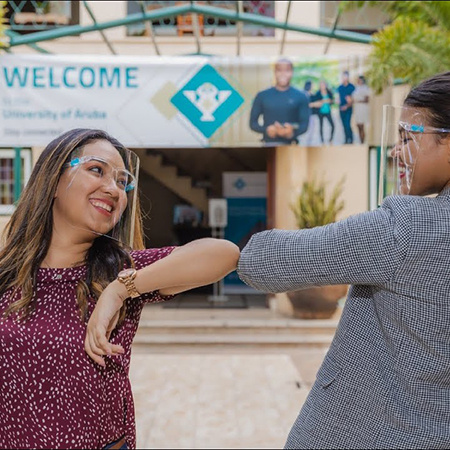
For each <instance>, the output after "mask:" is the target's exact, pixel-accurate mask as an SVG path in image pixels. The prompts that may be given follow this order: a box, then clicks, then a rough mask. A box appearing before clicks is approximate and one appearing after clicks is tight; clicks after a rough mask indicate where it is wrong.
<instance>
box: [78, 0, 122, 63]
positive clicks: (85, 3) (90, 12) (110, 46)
mask: <svg viewBox="0 0 450 450" xmlns="http://www.w3.org/2000/svg"><path fill="white" fill-rule="evenodd" d="M83 5H84V7H85V8H86V11H87V12H88V14H89V15H90V16H91V19H92V21H93V22H94V23H95V24H97V19H96V18H95V15H94V13H93V12H92V9H91V7H90V6H89V5H88V2H87V1H86V0H83ZM99 33H100V34H101V36H102V38H103V40H104V41H105V44H106V45H107V47H108V48H109V51H110V52H111V53H112V54H113V55H117V53H116V51H115V50H114V47H113V46H112V44H111V42H109V39H108V38H107V36H106V34H105V33H104V32H103V30H99Z"/></svg>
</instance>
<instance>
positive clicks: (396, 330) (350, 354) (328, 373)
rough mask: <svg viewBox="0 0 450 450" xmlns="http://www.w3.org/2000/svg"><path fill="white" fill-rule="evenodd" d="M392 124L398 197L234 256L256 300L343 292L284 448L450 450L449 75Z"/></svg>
mask: <svg viewBox="0 0 450 450" xmlns="http://www.w3.org/2000/svg"><path fill="white" fill-rule="evenodd" d="M394 116H395V114H393V115H392V117H391V114H390V113H387V114H386V117H387V122H386V129H387V130H388V129H389V127H390V124H389V120H391V122H392V124H393V125H394V126H395V127H396V130H397V131H396V132H397V133H398V138H397V139H396V143H395V144H394V145H393V146H392V147H390V148H387V147H386V151H387V153H386V157H389V158H391V164H390V167H391V168H393V172H392V173H393V174H394V175H395V176H396V177H397V178H396V179H393V180H392V179H391V181H393V182H394V186H396V190H397V191H398V192H397V193H398V194H399V195H389V196H387V198H386V199H385V200H384V201H383V203H382V204H381V206H380V207H379V208H378V209H377V210H375V211H370V212H366V213H362V214H359V215H356V216H353V217H350V218H348V219H346V220H343V221H340V222H337V223H334V224H331V225H327V226H324V227H318V228H314V229H311V230H299V231H283V230H270V231H265V232H262V233H258V234H256V235H254V236H253V237H252V239H251V240H250V242H249V243H248V245H247V246H246V247H245V248H244V250H243V251H242V253H241V257H240V261H239V265H238V273H239V275H240V277H241V278H242V280H244V281H245V282H246V283H247V284H249V285H251V286H253V287H255V288H256V289H260V290H263V291H266V292H284V291H290V290H296V289H300V288H304V287H308V286H318V285H327V284H341V283H348V284H352V287H351V288H350V291H349V294H348V298H347V301H346V303H345V307H344V310H343V313H342V317H341V320H340V323H339V326H338V329H337V331H336V335H335V337H334V340H333V342H332V344H331V347H330V349H329V351H328V353H327V355H326V357H325V360H324V362H323V364H322V366H321V368H320V369H319V372H318V373H317V379H316V382H315V383H314V385H313V387H312V390H311V392H310V394H309V396H308V398H307V400H306V402H305V404H304V405H303V408H302V409H301V411H300V414H299V416H298V418H297V420H296V421H295V423H294V425H293V427H292V430H291V432H290V434H289V436H288V439H287V443H286V448H292V449H293V448H307V449H311V448H339V449H342V448H346V449H349V448H363V449H374V448H396V449H397V448H418V449H423V448H433V449H438V448H440V449H448V448H450V72H447V73H444V74H440V75H436V76H434V77H433V78H431V79H429V80H427V81H424V82H423V83H421V84H420V85H419V86H417V87H416V88H414V89H413V90H412V91H411V92H410V93H409V94H408V96H407V98H406V100H405V103H404V107H403V108H401V110H400V114H399V115H398V116H397V117H395V121H393V119H392V118H393V117H394ZM390 117H391V119H390ZM391 131H392V130H391ZM405 194H407V195H405ZM428 194H438V195H437V196H435V197H425V195H428Z"/></svg>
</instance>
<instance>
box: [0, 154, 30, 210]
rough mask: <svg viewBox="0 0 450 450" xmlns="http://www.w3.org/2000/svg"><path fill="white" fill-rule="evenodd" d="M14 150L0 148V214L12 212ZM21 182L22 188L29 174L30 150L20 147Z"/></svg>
mask: <svg viewBox="0 0 450 450" xmlns="http://www.w3.org/2000/svg"><path fill="white" fill-rule="evenodd" d="M15 154H16V152H15V151H14V150H10V149H0V214H1V215H10V214H12V213H13V212H14V209H15V206H14V159H15ZM20 156H21V160H22V167H21V183H20V189H21V191H22V189H23V188H24V186H25V184H26V183H27V181H28V179H29V178H30V175H31V151H30V150H27V149H22V151H21V152H20Z"/></svg>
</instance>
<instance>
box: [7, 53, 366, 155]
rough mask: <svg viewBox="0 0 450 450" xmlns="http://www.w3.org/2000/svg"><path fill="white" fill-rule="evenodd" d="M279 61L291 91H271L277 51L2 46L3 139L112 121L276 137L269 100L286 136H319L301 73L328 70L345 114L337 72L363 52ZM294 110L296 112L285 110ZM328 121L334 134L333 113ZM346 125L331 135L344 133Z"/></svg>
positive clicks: (194, 133) (31, 140)
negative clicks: (236, 53)
mask: <svg viewBox="0 0 450 450" xmlns="http://www.w3.org/2000/svg"><path fill="white" fill-rule="evenodd" d="M283 61H284V62H283V64H284V65H285V66H286V65H287V66H290V67H291V68H292V73H291V74H290V76H289V77H290V78H289V80H288V88H289V89H288V91H289V92H288V94H285V97H283V98H281V97H280V98H279V99H278V98H277V99H275V101H273V102H272V100H270V99H271V98H272V97H269V96H268V95H269V94H270V95H272V94H275V96H276V95H278V93H277V92H276V91H274V90H273V89H274V84H275V83H276V82H277V81H276V80H277V78H276V76H277V75H276V70H275V69H276V67H277V64H279V61H278V62H277V60H275V59H261V58H248V57H240V58H239V57H232V58H230V57H203V56H185V57H178V56H171V57H136V56H100V55H95V56H92V55H90V56H89V55H1V56H0V146H45V145H47V144H48V142H50V141H51V140H52V139H53V138H54V137H56V136H58V135H59V134H61V133H63V132H64V131H66V130H69V129H72V128H80V127H81V128H99V129H103V130H106V131H108V132H110V133H111V134H112V135H113V136H114V137H116V138H118V139H119V140H120V141H122V142H123V143H124V144H125V145H127V146H129V147H178V148H179V147H230V146H238V147H246V146H251V147H255V146H261V145H275V144H277V145H279V143H278V142H275V141H276V140H277V139H278V137H276V138H271V139H269V138H268V137H267V135H265V134H264V133H265V131H263V130H265V129H266V128H267V125H268V122H267V121H268V120H272V119H270V118H268V117H269V116H264V114H266V112H264V106H263V103H264V101H266V103H267V102H269V104H271V106H274V105H275V104H276V105H279V106H277V108H278V109H276V110H275V113H273V111H272V113H271V114H272V115H274V114H275V115H274V119H273V120H272V121H277V122H278V121H279V122H280V129H283V127H284V126H285V124H287V125H286V127H287V128H289V129H290V133H291V134H292V137H289V138H288V140H289V139H290V140H289V143H296V142H298V141H301V139H309V140H310V142H305V145H306V144H307V145H314V142H313V141H314V139H316V141H317V139H318V137H319V127H318V125H317V124H316V126H315V127H313V126H312V125H311V124H312V122H311V123H310V125H309V126H308V124H307V128H308V130H309V131H308V130H307V131H306V132H304V133H303V132H302V133H300V131H301V130H300V128H301V127H302V125H299V123H301V122H302V120H303V119H304V117H303V118H302V117H301V116H302V114H303V113H302V112H301V111H300V110H299V111H300V112H299V111H297V109H296V108H297V106H296V102H297V99H298V98H303V97H302V96H303V95H304V88H305V83H307V81H311V82H312V90H311V91H310V92H309V94H308V95H310V94H311V93H313V91H317V90H318V89H319V81H320V80H326V82H327V83H328V86H329V88H330V89H331V90H332V91H333V96H335V97H336V98H335V103H334V104H332V106H331V115H332V117H333V118H334V121H335V122H336V121H339V110H338V94H337V88H338V85H339V83H340V78H341V73H342V71H343V70H350V77H351V79H353V80H354V79H356V77H357V75H358V74H359V73H360V71H361V61H360V60H358V59H352V60H350V59H348V58H344V59H339V58H333V57H329V56H328V57H325V56H323V57H317V58H301V59H300V58H291V59H290V60H286V59H284V60H283ZM352 77H353V78H352ZM266 91H270V92H269V94H267V95H266ZM291 94H292V95H291ZM308 98H309V97H308ZM264 99H265V100H264ZM277 102H278V103H277ZM266 109H267V108H266ZM277 111H279V113H280V114H281V115H280V118H279V119H278V118H277V116H276V114H277ZM289 111H291V112H289ZM291 113H292V114H293V115H294V116H293V117H294V119H293V120H290V119H289V118H288V119H286V117H288V115H289V114H291ZM296 115H297V116H299V117H297V116H296ZM305 120H306V122H308V120H309V119H308V118H306V119H305ZM288 122H289V123H288ZM336 125H337V124H336ZM277 126H278V125H277ZM324 126H325V127H328V128H326V129H325V130H324V131H325V133H326V134H327V139H328V138H329V137H330V135H329V133H330V128H329V121H324ZM299 127H300V128H299ZM287 128H286V129H287ZM313 128H315V129H314V130H313ZM340 128H341V127H340V126H336V133H335V135H334V139H335V140H338V141H339V140H340V139H341V137H340V135H339V133H340V132H341V131H340ZM305 129H306V128H305ZM283 130H284V129H283ZM312 131H314V133H315V134H314V136H309V137H308V138H307V136H308V133H309V134H311V132H312ZM276 133H278V131H277V132H276ZM276 133H275V134H276ZM280 133H281V132H280ZM283 133H284V131H283ZM341 134H342V133H341ZM276 136H278V134H276ZM280 136H281V134H280ZM279 139H281V141H283V139H284V138H281V137H280V138H279ZM283 142H285V143H286V139H284V141H283ZM338 143H341V142H338Z"/></svg>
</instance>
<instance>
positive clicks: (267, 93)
mask: <svg viewBox="0 0 450 450" xmlns="http://www.w3.org/2000/svg"><path fill="white" fill-rule="evenodd" d="M276 91H277V90H276V89H275V88H274V87H270V88H267V89H264V90H262V91H259V92H258V93H257V94H256V96H255V98H259V99H261V98H263V97H268V96H270V95H273V94H274V93H276Z"/></svg>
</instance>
